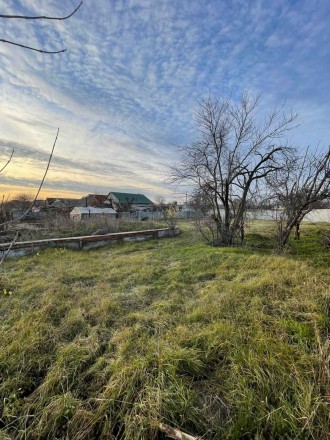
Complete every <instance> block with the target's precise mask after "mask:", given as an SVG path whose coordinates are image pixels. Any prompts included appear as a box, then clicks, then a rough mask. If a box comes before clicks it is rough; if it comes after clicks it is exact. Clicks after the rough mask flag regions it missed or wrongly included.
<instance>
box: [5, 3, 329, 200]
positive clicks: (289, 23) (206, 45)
mask: <svg viewBox="0 0 330 440" xmlns="http://www.w3.org/2000/svg"><path fill="white" fill-rule="evenodd" d="M75 5H76V2H75V1H73V0H63V1H62V2H60V3H59V2H58V1H55V0H50V1H48V2H46V4H45V2H44V1H43V0H24V1H17V0H15V1H14V0H8V1H7V2H6V5H5V10H4V11H3V12H4V13H31V14H34V13H47V14H50V15H61V14H66V13H67V12H68V11H71V10H72V9H73V7H74V6H75ZM329 12H330V7H329V5H328V3H327V2H324V1H320V2H319V3H318V5H317V7H316V6H315V5H314V4H313V2H308V1H307V0H302V1H301V2H299V5H298V4H295V3H290V2H286V1H284V0H279V1H278V2H275V3H274V2H267V1H266V0H258V1H255V2H253V4H251V3H249V2H245V1H243V0H235V1H232V2H230V3H228V2H225V1H218V0H208V1H205V2H191V1H188V0H182V1H180V2H172V1H170V0H160V1H159V2H157V3H155V2H153V1H151V0H143V1H142V0H134V1H133V0H132V1H131V0H121V1H119V0H117V1H112V2H109V1H107V0H99V1H98V2H93V1H88V0H86V1H85V2H84V4H83V6H82V7H81V8H80V9H79V11H78V12H77V14H75V15H74V16H73V17H72V18H70V19H69V20H66V21H64V22H46V21H43V22H36V23H31V22H26V21H19V22H18V21H15V20H6V21H5V22H2V24H3V27H2V30H1V33H2V35H3V38H7V39H12V40H14V41H18V42H22V41H24V42H25V43H26V42H29V44H31V45H35V46H36V47H45V48H48V49H60V48H63V47H66V48H67V49H68V50H67V52H65V53H64V54H62V55H58V56H45V55H42V54H38V53H33V52H28V51H24V50H22V49H19V48H15V47H13V46H9V45H4V44H3V45H0V69H1V72H2V75H1V78H0V99H1V105H2V108H1V110H2V118H1V121H0V136H1V137H2V138H3V139H4V140H5V141H6V142H9V143H11V145H14V144H15V145H20V148H21V147H22V148H21V149H20V154H21V156H19V157H20V160H23V159H24V160H25V161H26V165H25V167H26V168H27V169H28V168H29V167H31V169H33V168H34V169H35V168H37V165H36V162H35V161H37V162H38V160H39V161H40V157H41V155H42V154H44V158H43V159H42V160H43V161H45V160H46V159H45V157H47V153H48V152H49V151H50V148H51V145H52V142H53V139H54V136H55V133H56V129H57V127H60V137H59V139H58V144H57V146H56V154H55V158H54V161H53V163H52V168H51V169H52V172H51V173H50V177H52V178H54V179H55V180H54V182H57V184H58V185H59V188H60V180H59V179H62V180H61V181H62V182H65V187H66V188H70V185H71V188H78V186H79V185H80V186H79V187H80V188H85V186H83V185H87V186H88V182H89V181H91V184H92V185H100V186H102V185H103V184H106V185H109V186H110V187H112V186H113V185H117V187H118V185H119V184H120V185H123V186H124V185H126V186H127V187H131V188H134V187H135V186H136V187H137V186H138V185H139V186H140V187H141V186H144V187H148V188H153V189H151V191H154V192H155V193H156V192H157V193H159V192H160V191H166V186H165V185H164V183H163V179H164V174H165V171H164V167H163V163H165V162H168V161H170V160H172V159H175V158H176V157H177V152H176V149H175V145H177V144H182V143H188V142H190V141H191V140H192V139H193V138H194V135H195V133H194V127H193V122H192V114H193V111H194V108H195V107H196V100H197V99H200V98H201V97H203V96H206V95H207V94H209V93H214V94H217V95H220V96H223V95H228V94H231V96H233V98H234V99H235V98H236V97H238V95H239V94H240V93H241V92H242V91H245V90H249V91H252V92H253V91H262V92H263V96H264V101H265V107H266V108H267V106H268V107H269V108H271V107H273V106H274V105H278V104H280V103H282V102H283V101H284V100H286V101H287V105H288V107H289V108H290V107H292V108H293V109H294V110H295V111H297V112H299V113H301V115H302V119H307V120H308V123H307V125H306V128H303V127H302V128H301V129H300V131H299V133H298V132H297V133H296V134H292V136H294V137H295V138H296V140H297V141H298V140H299V142H300V141H301V139H306V143H314V142H316V141H317V140H322V139H323V140H324V141H327V139H328V138H329V135H330V129H329V125H328V123H327V120H328V119H329V116H330V110H329V102H330V100H329V98H330V96H329V95H330V90H329V87H328V72H329V68H330V65H329V64H330V61H329V60H328V56H327V47H328V43H327V42H328V41H329V36H330V35H329V32H330V31H329V26H327V20H326V17H327V14H329ZM29 148H30V150H29ZM37 151H39V153H37ZM36 154H39V156H38V158H37V156H36ZM29 155H30V156H29ZM29 158H32V159H33V160H28V159H29ZM27 172H28V171H27ZM8 178H9V177H8ZM56 179H57V180H56ZM91 179H92V180H91ZM75 182H76V183H75ZM105 182H106V183H105ZM75 185H76V186H75ZM77 185H78V186H77ZM118 189H120V188H118Z"/></svg>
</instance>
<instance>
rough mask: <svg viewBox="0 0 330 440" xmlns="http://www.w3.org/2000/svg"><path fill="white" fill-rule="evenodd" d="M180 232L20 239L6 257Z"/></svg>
mask: <svg viewBox="0 0 330 440" xmlns="http://www.w3.org/2000/svg"><path fill="white" fill-rule="evenodd" d="M179 233H180V230H179V229H175V231H174V232H173V231H172V230H170V229H169V228H164V229H150V230H147V231H132V232H117V233H115V234H107V235H88V236H84V237H69V238H52V239H47V240H35V241H20V242H17V243H15V244H14V245H13V246H12V248H11V250H10V251H9V253H8V255H7V258H10V257H22V256H24V255H29V254H33V253H34V252H38V251H40V250H42V249H45V248H49V247H59V248H68V249H82V250H88V249H94V248H99V247H103V246H111V245H112V244H114V243H118V242H121V241H122V242H125V241H142V240H149V239H152V238H153V239H157V238H164V237H173V236H175V235H178V234H179ZM9 247H10V243H4V244H0V259H1V258H2V256H3V255H4V254H5V252H6V251H7V249H9Z"/></svg>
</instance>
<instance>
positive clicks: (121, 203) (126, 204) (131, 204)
mask: <svg viewBox="0 0 330 440" xmlns="http://www.w3.org/2000/svg"><path fill="white" fill-rule="evenodd" d="M108 201H109V202H110V206H111V207H112V208H114V209H116V210H118V211H124V212H129V211H136V210H141V209H143V210H145V211H154V210H155V204H154V203H153V202H152V201H151V200H150V199H148V197H146V196H145V195H144V194H133V193H122V192H116V191H112V192H110V193H109V194H108Z"/></svg>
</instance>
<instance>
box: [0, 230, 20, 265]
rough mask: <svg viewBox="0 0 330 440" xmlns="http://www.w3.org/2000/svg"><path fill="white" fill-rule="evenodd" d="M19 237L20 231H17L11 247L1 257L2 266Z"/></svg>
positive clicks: (0, 263)
mask: <svg viewBox="0 0 330 440" xmlns="http://www.w3.org/2000/svg"><path fill="white" fill-rule="evenodd" d="M17 239H18V232H16V235H15V237H14V239H13V241H12V242H11V243H10V246H9V248H8V249H7V250H6V252H5V253H4V255H3V257H2V258H1V261H0V266H2V263H3V262H4V261H5V259H6V257H7V255H8V254H9V252H10V251H11V248H12V247H13V246H14V244H15V243H16V241H17Z"/></svg>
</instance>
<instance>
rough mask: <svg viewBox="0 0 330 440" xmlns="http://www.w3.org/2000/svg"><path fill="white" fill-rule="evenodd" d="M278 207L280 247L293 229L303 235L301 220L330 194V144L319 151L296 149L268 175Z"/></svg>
mask: <svg viewBox="0 0 330 440" xmlns="http://www.w3.org/2000/svg"><path fill="white" fill-rule="evenodd" d="M267 181H268V185H269V186H270V188H271V192H272V193H273V197H274V198H275V200H276V203H277V205H278V207H279V210H278V216H277V219H276V220H277V244H278V249H279V251H281V250H283V249H284V248H285V246H286V245H287V243H288V240H289V237H290V234H291V232H292V230H293V229H294V230H295V238H296V239H297V240H299V238H300V229H299V228H300V223H301V221H302V220H303V218H304V217H305V216H306V215H307V214H308V213H309V212H310V211H311V210H312V209H314V208H316V207H317V206H319V204H320V202H322V201H324V200H327V199H329V197H330V147H329V148H328V149H326V150H323V151H319V152H314V153H313V152H311V151H310V149H307V150H306V153H305V154H304V155H302V156H301V155H299V153H298V152H297V151H295V152H293V154H291V156H289V157H287V159H286V164H285V167H283V168H282V169H281V170H277V171H276V172H275V173H273V174H272V175H271V176H268V178H267Z"/></svg>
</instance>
